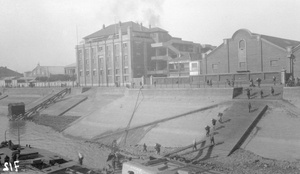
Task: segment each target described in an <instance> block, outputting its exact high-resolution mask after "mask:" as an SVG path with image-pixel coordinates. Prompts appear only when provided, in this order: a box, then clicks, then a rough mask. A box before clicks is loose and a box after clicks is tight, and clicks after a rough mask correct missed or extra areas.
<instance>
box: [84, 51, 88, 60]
mask: <svg viewBox="0 0 300 174" xmlns="http://www.w3.org/2000/svg"><path fill="white" fill-rule="evenodd" d="M84 57H85V58H88V57H89V49H85V50H84Z"/></svg>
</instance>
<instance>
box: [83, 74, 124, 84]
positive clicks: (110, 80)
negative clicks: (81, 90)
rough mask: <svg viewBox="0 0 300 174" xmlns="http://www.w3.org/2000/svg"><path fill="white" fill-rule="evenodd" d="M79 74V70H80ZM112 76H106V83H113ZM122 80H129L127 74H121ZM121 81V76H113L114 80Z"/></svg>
mask: <svg viewBox="0 0 300 174" xmlns="http://www.w3.org/2000/svg"><path fill="white" fill-rule="evenodd" d="M80 74H81V72H80ZM112 79H113V77H112V76H107V80H108V83H113V81H112ZM123 79H124V82H129V76H128V75H124V76H123ZM120 81H121V76H115V82H120Z"/></svg>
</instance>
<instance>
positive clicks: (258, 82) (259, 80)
mask: <svg viewBox="0 0 300 174" xmlns="http://www.w3.org/2000/svg"><path fill="white" fill-rule="evenodd" d="M256 81H257V86H258V87H259V88H260V83H261V79H260V78H257V79H256Z"/></svg>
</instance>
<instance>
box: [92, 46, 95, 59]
mask: <svg viewBox="0 0 300 174" xmlns="http://www.w3.org/2000/svg"><path fill="white" fill-rule="evenodd" d="M95 57H96V49H95V48H92V58H93V59H94V58H95Z"/></svg>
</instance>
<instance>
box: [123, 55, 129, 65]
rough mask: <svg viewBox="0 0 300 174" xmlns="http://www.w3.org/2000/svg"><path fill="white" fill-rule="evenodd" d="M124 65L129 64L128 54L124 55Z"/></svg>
mask: <svg viewBox="0 0 300 174" xmlns="http://www.w3.org/2000/svg"><path fill="white" fill-rule="evenodd" d="M124 66H128V56H127V55H125V56H124Z"/></svg>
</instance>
